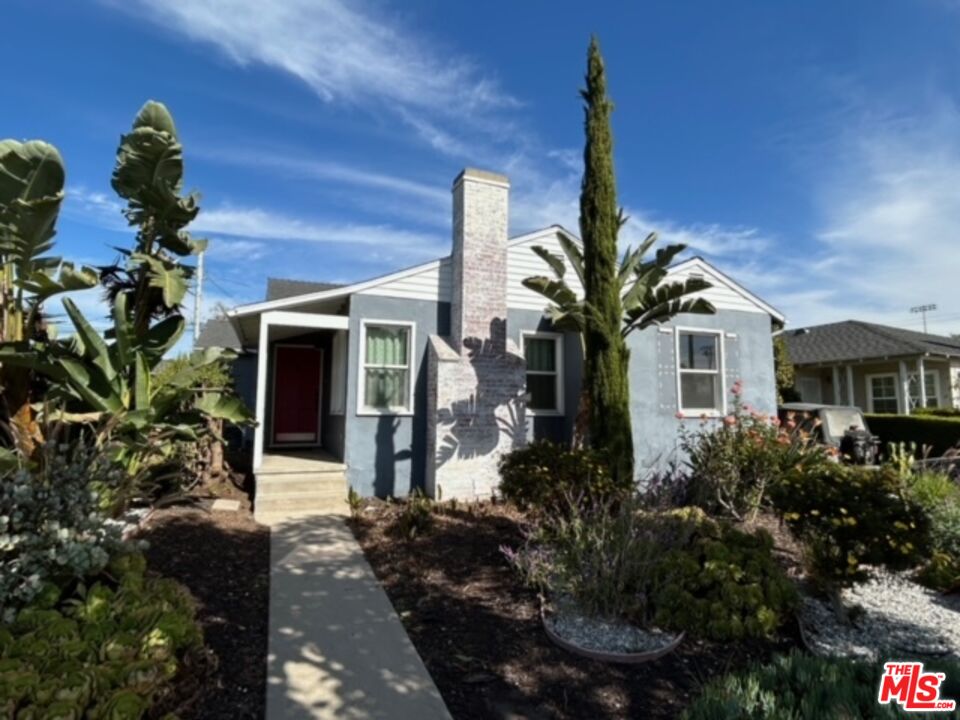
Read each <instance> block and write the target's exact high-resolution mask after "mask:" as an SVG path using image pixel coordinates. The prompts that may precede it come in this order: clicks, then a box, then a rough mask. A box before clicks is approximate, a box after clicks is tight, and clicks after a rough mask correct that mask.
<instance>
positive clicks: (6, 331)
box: [0, 140, 97, 460]
mask: <svg viewBox="0 0 960 720" xmlns="http://www.w3.org/2000/svg"><path fill="white" fill-rule="evenodd" d="M64 178H65V173H64V166H63V160H62V159H61V157H60V153H59V152H57V149H56V148H55V147H53V146H52V145H49V144H47V143H45V142H42V141H39V140H32V141H29V142H18V141H16V140H2V141H0V304H2V314H0V343H2V346H3V347H4V348H5V349H8V350H13V351H16V352H24V351H25V350H27V348H28V345H29V342H30V341H31V340H34V339H42V338H44V337H45V336H46V334H47V333H46V326H45V324H44V321H43V314H42V308H43V303H44V302H45V301H46V300H48V299H50V298H51V297H53V296H54V295H57V294H58V293H63V292H68V291H71V290H83V289H87V288H90V287H93V286H94V285H96V284H97V273H96V271H95V270H93V269H91V268H87V267H76V266H74V265H73V264H72V263H68V262H63V261H62V260H61V259H60V258H58V257H53V256H50V255H47V254H46V253H47V252H48V251H49V250H50V249H51V248H52V247H53V236H54V234H55V232H56V230H55V226H56V222H57V215H58V213H59V211H60V204H61V203H62V201H63V196H64V191H63V186H64ZM33 377H34V376H33V372H32V370H31V369H30V368H29V367H24V366H21V365H10V364H8V363H5V362H2V360H0V384H2V386H3V404H4V406H5V407H3V409H2V415H3V416H4V419H5V420H6V421H8V422H9V423H10V426H11V429H12V435H13V442H14V445H15V446H16V447H17V449H18V450H19V451H20V452H21V454H22V455H24V456H28V457H29V456H30V455H32V454H33V451H34V449H35V448H36V445H37V443H38V442H40V441H42V437H41V434H40V429H39V426H38V425H37V423H36V422H35V414H34V412H33V409H32V405H31V404H32V402H33V401H35V398H33V397H32V396H31V395H32V390H33V384H34V383H33ZM4 459H5V460H9V453H7V454H5V456H4Z"/></svg>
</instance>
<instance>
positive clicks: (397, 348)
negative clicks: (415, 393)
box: [359, 322, 413, 413]
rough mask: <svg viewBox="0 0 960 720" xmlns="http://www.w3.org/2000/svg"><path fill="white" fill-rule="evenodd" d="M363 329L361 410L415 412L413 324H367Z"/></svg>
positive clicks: (365, 323)
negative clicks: (412, 376) (413, 396)
mask: <svg viewBox="0 0 960 720" xmlns="http://www.w3.org/2000/svg"><path fill="white" fill-rule="evenodd" d="M362 328H363V330H362V332H361V344H362V350H361V352H362V353H363V363H362V368H361V377H360V398H359V400H360V403H359V405H360V410H361V411H362V412H373V413H397V412H411V411H412V409H413V408H412V394H411V369H412V361H411V359H412V352H411V345H412V344H413V325H412V324H406V323H381V322H364V323H363V325H362Z"/></svg>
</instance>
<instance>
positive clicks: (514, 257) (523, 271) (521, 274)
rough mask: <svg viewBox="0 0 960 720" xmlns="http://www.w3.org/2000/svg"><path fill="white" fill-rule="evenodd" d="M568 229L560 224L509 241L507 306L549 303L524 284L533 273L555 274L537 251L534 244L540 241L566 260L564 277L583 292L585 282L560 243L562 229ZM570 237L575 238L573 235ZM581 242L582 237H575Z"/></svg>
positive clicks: (527, 307)
mask: <svg viewBox="0 0 960 720" xmlns="http://www.w3.org/2000/svg"><path fill="white" fill-rule="evenodd" d="M564 232H566V231H564V230H562V229H560V228H557V227H552V228H547V229H546V230H539V231H537V232H535V233H530V234H529V235H523V236H521V237H518V238H515V239H514V240H511V241H510V246H509V248H508V249H507V307H508V308H513V309H516V310H543V309H544V308H545V307H546V306H547V300H546V298H544V297H543V295H540V294H539V293H535V292H533V290H528V289H527V288H525V287H524V286H523V280H524V279H525V278H528V277H533V276H534V275H545V276H547V277H549V278H552V277H553V270H552V269H551V268H550V266H549V265H547V263H546V262H545V261H544V260H543V259H542V258H541V257H540V256H539V255H537V254H536V253H535V252H533V247H534V246H535V245H540V246H542V247H544V248H545V249H546V250H548V251H549V252H550V254H551V255H555V256H556V257H558V258H560V259H561V260H563V264H564V265H566V267H567V272H566V274H565V275H564V279H565V280H566V281H567V285H569V286H570V288H571V289H572V290H573V291H574V292H575V293H577V295H578V296H582V295H583V286H582V285H581V284H580V279H579V278H578V277H577V274H576V273H575V272H574V271H573V268H572V267H570V263H569V261H568V260H567V256H566V255H565V254H564V252H563V248H562V247H561V245H560V240H559V237H560V233H564ZM568 237H570V238H571V239H573V240H576V238H574V237H573V236H569V235H568ZM576 242H578V243H579V241H576Z"/></svg>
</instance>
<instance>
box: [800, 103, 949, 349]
mask: <svg viewBox="0 0 960 720" xmlns="http://www.w3.org/2000/svg"><path fill="white" fill-rule="evenodd" d="M958 138H960V111H958V109H957V108H956V107H954V106H952V105H950V104H947V103H943V102H940V103H938V104H937V106H936V109H935V110H934V111H932V112H930V113H927V114H924V115H923V116H917V117H915V118H911V119H910V120H909V121H905V120H904V118H899V119H898V120H897V121H895V122H881V123H878V124H875V125H873V126H866V127H865V125H864V123H860V124H857V132H856V134H855V135H854V134H852V133H841V134H840V135H839V136H838V137H837V138H836V143H837V147H836V148H835V152H834V159H835V163H834V164H833V165H832V166H831V168H832V169H831V171H830V172H829V174H828V175H827V176H826V177H825V178H823V179H822V180H821V182H820V184H819V185H818V187H817V189H816V193H817V199H818V203H819V207H820V211H821V213H822V218H823V221H822V225H821V230H820V232H819V233H818V237H817V240H818V245H817V247H816V249H815V250H814V252H812V253H810V255H809V257H808V258H803V259H801V258H796V257H795V258H793V259H792V260H791V259H788V260H787V261H786V262H785V263H783V264H782V265H781V267H782V268H783V270H784V274H788V273H789V274H790V275H792V279H790V280H785V281H784V287H783V290H782V294H783V296H784V298H785V299H786V301H785V302H784V305H785V306H787V308H786V309H787V310H788V311H789V313H790V315H791V319H792V320H793V324H794V325H802V324H810V323H819V322H827V321H836V320H843V319H847V318H858V319H863V320H871V321H875V322H881V323H887V324H891V325H900V326H904V327H912V328H914V329H921V326H922V320H920V318H919V317H917V316H916V315H911V314H910V312H909V308H910V307H913V306H916V305H921V304H926V303H936V304H937V305H938V306H939V310H938V311H937V312H935V313H932V314H930V315H929V328H930V331H931V332H938V333H949V332H957V331H958V330H960V302H958V301H957V300H956V298H957V293H956V285H957V277H958V271H960V261H958V254H957V250H958V245H960V193H958V191H957V188H960V140H958ZM804 288H806V291H807V293H808V294H807V295H805V294H804V291H803V290H804ZM809 293H815V296H812V295H809Z"/></svg>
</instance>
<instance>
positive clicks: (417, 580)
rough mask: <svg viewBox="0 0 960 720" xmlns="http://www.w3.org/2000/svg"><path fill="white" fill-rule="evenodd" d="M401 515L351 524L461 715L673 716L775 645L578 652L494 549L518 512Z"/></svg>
mask: <svg viewBox="0 0 960 720" xmlns="http://www.w3.org/2000/svg"><path fill="white" fill-rule="evenodd" d="M398 513H399V508H398V506H390V505H385V504H381V503H377V504H375V505H372V506H371V507H370V508H368V510H367V511H366V512H364V513H363V514H362V516H361V519H360V520H357V521H355V522H354V523H353V527H354V532H355V534H356V536H357V538H358V539H359V541H360V543H361V545H362V546H363V548H364V552H365V553H366V555H367V559H368V560H369V561H370V564H371V565H372V566H373V569H374V571H375V572H376V574H377V577H378V578H379V580H380V582H381V583H382V584H383V586H384V588H385V589H386V591H387V593H388V594H389V596H390V599H391V601H392V602H393V605H394V607H395V608H396V610H397V612H398V614H399V615H400V618H401V620H402V621H403V623H404V626H405V627H406V629H407V632H408V633H409V635H410V638H411V639H412V640H413V643H414V645H415V646H416V648H417V651H418V652H419V653H420V656H421V657H422V658H423V661H424V663H425V664H426V666H427V668H428V670H429V671H430V674H431V675H432V677H433V679H434V681H435V682H436V684H437V687H438V688H439V690H440V693H441V694H442V695H443V699H444V701H445V702H446V704H447V707H448V708H449V709H450V712H451V714H452V715H453V717H454V718H457V720H461V719H464V718H508V717H510V718H517V717H525V718H530V719H531V720H533V719H534V718H547V717H549V718H597V719H601V718H623V717H643V718H676V717H677V716H678V715H679V713H680V710H681V708H682V707H683V706H684V705H685V704H686V702H687V701H688V699H690V698H692V697H693V696H695V695H696V694H697V692H698V690H699V688H700V687H701V685H702V684H703V682H705V681H706V680H707V679H708V678H710V677H713V676H714V675H716V674H719V673H723V672H727V671H729V670H733V669H736V668H739V667H741V666H742V665H744V664H745V663H746V662H747V661H750V660H764V659H766V658H768V657H769V655H770V653H771V652H772V648H770V647H769V646H766V645H762V644H745V643H744V644H741V643H726V644H713V643H703V642H698V641H695V640H693V639H687V640H685V641H684V642H683V643H682V644H681V646H680V647H679V648H678V649H677V650H676V651H675V652H673V653H671V654H670V655H668V656H666V657H664V658H661V659H659V660H656V661H653V662H649V663H644V664H642V665H635V666H618V665H611V664H606V663H601V662H597V661H591V660H587V659H583V658H579V657H576V656H574V655H572V654H570V653H568V652H567V651H565V650H562V649H561V648H559V647H557V646H556V645H554V644H553V643H552V642H551V641H550V640H549V639H548V637H547V635H546V633H545V632H544V630H543V626H542V624H541V622H540V615H539V607H538V599H537V596H536V593H534V592H533V591H531V590H528V589H525V588H523V587H522V586H521V584H520V582H519V581H518V578H517V575H516V573H515V572H514V570H513V569H512V568H511V567H510V566H509V565H508V564H507V562H506V560H505V559H504V557H503V555H502V553H501V552H500V547H501V546H502V545H507V546H513V547H516V546H518V545H519V544H521V543H522V540H523V538H522V534H521V525H522V522H523V516H522V515H521V514H519V513H518V512H517V511H516V510H513V509H512V508H509V507H506V506H503V505H491V504H482V505H478V506H471V507H468V508H463V507H462V506H461V509H458V510H456V511H450V510H446V511H445V512H444V513H443V514H437V515H436V516H435V522H434V527H433V529H432V530H430V531H429V532H427V533H424V534H422V535H418V536H417V537H416V538H415V539H413V540H405V539H401V538H399V537H398V536H397V535H396V533H395V532H394V531H393V529H392V526H393V521H394V519H395V516H396V515H397V514H398ZM778 649H779V648H778Z"/></svg>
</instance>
